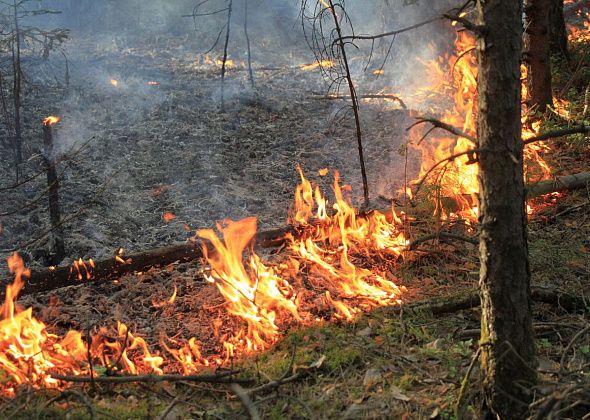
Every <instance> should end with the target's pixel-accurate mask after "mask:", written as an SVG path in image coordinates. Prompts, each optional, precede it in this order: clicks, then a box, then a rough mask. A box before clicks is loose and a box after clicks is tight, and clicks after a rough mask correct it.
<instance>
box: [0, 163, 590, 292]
mask: <svg viewBox="0 0 590 420" xmlns="http://www.w3.org/2000/svg"><path fill="white" fill-rule="evenodd" d="M589 183H590V172H586V173H581V174H576V175H568V176H562V177H558V178H557V179H556V180H551V181H541V182H539V183H536V184H529V185H527V197H528V198H534V197H538V196H540V195H543V194H548V193H551V192H558V191H565V190H574V189H580V188H585V187H586V186H587V185H588V184H589ZM382 213H384V214H385V215H386V216H387V217H391V211H390V210H386V211H382ZM287 233H291V234H295V235H297V233H298V229H297V228H296V227H294V226H291V225H289V226H286V227H283V228H280V229H274V230H269V231H265V232H259V233H258V234H256V236H255V239H254V240H253V244H254V245H255V246H257V247H259V248H274V247H278V246H280V245H282V244H283V243H284V242H285V235H286V234H287ZM203 245H207V243H206V242H203V241H198V242H187V243H180V244H174V245H170V246H165V247H160V248H155V249H151V250H147V251H143V252H139V253H136V254H130V255H116V256H114V257H113V258H110V259H107V260H102V261H98V262H95V263H94V267H90V265H89V264H88V263H86V264H85V265H80V264H74V265H72V266H62V267H55V268H49V269H45V270H38V271H32V272H31V275H30V277H29V278H28V279H26V280H25V286H24V287H23V289H22V290H21V293H20V294H21V295H27V294H31V293H38V292H45V291H49V290H54V289H59V288H62V287H67V286H74V285H79V284H82V283H86V282H96V281H109V280H116V279H118V278H120V277H122V276H124V275H125V274H129V273H134V272H142V271H146V270H148V269H150V268H152V267H163V266H166V265H169V264H172V263H175V262H180V263H184V262H190V261H194V260H196V259H199V258H202V257H203V251H202V247H203ZM208 248H209V249H210V247H208ZM0 293H1V294H2V295H3V293H4V290H2V291H0Z"/></svg>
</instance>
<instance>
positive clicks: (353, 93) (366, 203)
mask: <svg viewBox="0 0 590 420" xmlns="http://www.w3.org/2000/svg"><path fill="white" fill-rule="evenodd" d="M328 1H329V4H330V10H331V12H332V16H333V17H334V25H335V28H336V33H337V34H338V40H339V41H338V43H339V46H340V53H341V54H342V63H343V64H344V70H345V77H346V81H347V82H348V89H349V91H350V100H351V102H352V111H353V113H354V122H355V125H356V139H357V144H358V151H359V160H360V165H361V176H362V179H363V197H364V207H365V208H367V207H368V206H369V182H368V181H367V170H366V168H365V158H364V156H363V133H362V130H361V119H360V115H359V104H358V98H357V96H356V89H355V87H354V82H353V81H352V75H351V72H350V67H349V65H348V58H347V56H346V45H345V42H344V41H343V40H342V28H341V27H340V21H339V19H338V15H337V14H336V9H335V8H334V2H333V0H328ZM340 8H341V9H342V12H343V13H345V11H344V7H343V6H342V5H340Z"/></svg>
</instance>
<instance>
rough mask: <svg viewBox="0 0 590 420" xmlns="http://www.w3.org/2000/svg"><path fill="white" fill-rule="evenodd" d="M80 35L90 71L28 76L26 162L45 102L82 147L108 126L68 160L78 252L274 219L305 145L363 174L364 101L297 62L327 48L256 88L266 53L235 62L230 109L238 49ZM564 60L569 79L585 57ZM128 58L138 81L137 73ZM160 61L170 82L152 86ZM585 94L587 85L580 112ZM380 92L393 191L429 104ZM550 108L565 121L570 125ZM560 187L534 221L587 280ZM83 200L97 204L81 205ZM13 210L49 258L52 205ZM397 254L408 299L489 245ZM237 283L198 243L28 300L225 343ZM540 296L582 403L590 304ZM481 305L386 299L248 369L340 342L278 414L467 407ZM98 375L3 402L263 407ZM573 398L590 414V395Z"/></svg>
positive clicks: (547, 344)
mask: <svg viewBox="0 0 590 420" xmlns="http://www.w3.org/2000/svg"><path fill="white" fill-rule="evenodd" d="M72 42H74V43H76V45H78V46H79V47H78V48H79V50H78V54H79V55H77V58H76V59H74V58H72V63H71V67H72V81H71V86H70V88H69V89H67V90H66V89H65V88H64V87H63V86H62V87H60V86H58V85H53V87H50V88H48V87H47V86H46V85H44V84H41V82H40V81H41V80H45V81H46V80H47V74H54V73H57V74H58V76H57V77H59V74H60V73H59V71H57V70H51V67H50V66H47V67H43V66H42V65H39V67H38V69H45V73H46V74H45V75H43V72H41V70H38V72H37V73H36V74H37V77H39V80H37V79H33V80H32V82H38V84H33V85H31V87H30V88H29V89H30V90H29V91H28V92H27V103H26V109H27V111H26V113H27V115H26V117H25V121H26V123H25V124H26V127H27V130H26V138H27V140H28V141H27V143H26V144H27V146H26V147H27V151H26V154H27V156H32V157H33V158H32V159H31V160H30V162H29V163H28V164H27V165H26V168H25V169H24V172H25V173H29V174H32V173H35V172H36V171H37V170H38V169H39V165H38V162H39V160H38V157H37V158H35V153H37V151H38V150H39V148H40V145H41V141H40V133H39V131H40V129H39V128H40V124H39V121H40V119H41V117H42V116H45V115H49V114H56V113H57V114H58V115H60V116H62V117H63V118H64V121H63V122H62V123H61V125H59V126H58V128H57V130H58V136H59V139H60V141H61V142H62V144H63V145H64V146H63V150H64V151H66V152H69V154H70V155H71V150H75V149H76V148H77V147H79V146H80V145H82V144H86V141H87V140H88V139H90V138H92V140H91V141H89V142H88V143H87V144H86V146H85V147H84V149H83V150H82V151H81V152H80V153H78V154H76V155H75V156H72V158H71V160H70V161H69V162H68V165H65V164H64V166H63V168H62V170H63V171H64V175H63V180H62V188H61V191H62V195H61V202H62V206H63V210H64V213H66V214H71V215H73V216H74V217H73V218H72V220H71V221H69V222H67V223H66V225H65V226H66V232H67V235H66V238H67V248H68V254H69V257H68V259H69V260H72V259H75V258H77V257H79V256H83V257H93V258H97V259H98V258H101V257H108V256H110V255H112V254H113V252H114V250H116V249H117V248H118V247H124V248H125V249H126V250H128V251H129V252H131V251H133V250H142V249H146V248H150V247H153V246H158V245H162V244H167V243H171V242H174V241H183V240H185V239H186V238H187V237H190V236H192V235H194V229H195V228H197V227H209V226H212V225H213V224H214V222H215V221H216V220H219V219H222V218H233V219H238V218H241V217H244V216H249V215H256V216H257V217H258V218H259V220H260V225H261V226H262V227H263V228H264V227H271V226H282V225H284V223H285V220H286V215H287V212H288V209H289V206H290V204H291V200H292V195H293V189H294V186H295V184H296V182H297V177H296V173H295V170H294V168H295V164H296V163H301V164H302V166H303V167H304V169H305V170H306V173H308V175H309V176H310V177H311V178H312V179H314V181H316V182H319V183H323V184H326V183H327V182H328V181H327V180H325V179H320V178H319V177H317V176H316V174H317V170H319V169H320V168H323V167H330V168H333V169H339V170H340V171H341V172H342V174H343V179H344V181H345V182H348V183H351V184H352V185H353V191H355V192H356V193H357V194H358V192H359V191H360V188H359V174H358V172H359V169H358V164H357V159H356V148H355V147H356V146H355V143H354V127H353V126H352V125H351V122H350V121H348V120H345V121H339V120H338V121H336V122H335V121H334V120H333V119H332V117H333V116H334V115H335V114H336V113H337V111H338V109H339V106H340V105H337V104H335V103H333V102H328V101H318V100H315V99H310V97H311V96H315V95H318V94H322V93H323V92H325V85H324V84H323V83H322V80H321V78H320V77H319V75H318V74H317V73H304V72H301V71H300V70H299V69H298V68H297V64H300V63H303V62H311V61H312V58H311V57H308V58H304V57H305V56H304V55H297V56H296V57H293V58H290V59H285V57H273V60H274V61H273V60H271V59H269V63H271V64H267V63H266V62H265V63H264V64H261V66H262V65H264V66H265V67H269V68H272V69H269V70H258V71H257V72H256V76H257V90H256V91H257V94H256V95H255V94H253V93H252V92H251V91H250V90H249V88H248V84H247V75H246V72H244V71H243V70H242V69H236V70H233V71H231V72H230V77H229V84H230V87H229V89H228V90H229V93H230V96H229V98H228V100H227V108H226V112H220V110H219V106H218V104H219V102H218V98H219V87H218V86H219V85H218V76H217V71H218V69H217V68H216V67H215V66H214V65H211V64H206V63H204V62H203V59H202V58H199V56H198V55H197V54H195V53H193V52H191V51H190V49H188V48H186V47H184V46H183V45H178V44H177V43H175V42H174V41H173V40H163V39H160V40H158V42H159V43H160V44H159V45H157V46H155V45H153V44H151V43H143V42H140V43H138V44H136V45H134V46H133V47H131V46H129V45H132V43H130V44H129V45H117V43H116V42H113V46H112V49H111V50H105V49H104V46H101V47H100V48H99V47H97V46H96V45H95V43H94V41H92V40H76V39H74V40H72ZM152 42H153V40H152ZM76 60H79V61H76ZM89 63H90V64H91V65H90V66H89V65H88V64H89ZM77 66H78V67H77ZM76 68H78V69H83V71H78V72H77V71H76ZM560 71H563V72H564V74H565V75H562V76H563V77H564V78H565V79H568V77H567V76H568V73H567V70H560ZM572 73H573V72H572ZM138 74H139V76H138ZM569 75H570V76H571V73H569ZM43 77H45V79H43ZM111 78H114V79H117V80H118V81H119V86H118V87H117V88H115V87H113V86H112V85H111V84H110V79H111ZM150 80H154V81H157V82H158V83H159V84H158V85H157V86H148V85H147V82H148V81H150ZM589 81H590V80H585V83H586V84H587V83H588V82H589ZM582 83H583V82H582V81H578V83H577V84H576V86H577V85H578V84H579V85H580V86H581V85H582ZM576 89H578V88H577V87H576ZM582 89H583V86H582V88H581V89H580V91H581V90H582ZM572 96H575V95H572ZM577 96H578V98H579V92H578V94H577ZM56 98H60V99H57V100H56ZM582 106H583V104H581V103H580V102H575V101H572V106H571V108H572V109H571V118H572V119H573V120H574V121H576V116H578V117H579V116H580V115H581V114H580V113H581V109H582ZM363 111H364V112H363V116H364V118H365V122H366V126H367V127H368V130H367V132H366V148H367V155H368V156H367V162H368V163H369V176H370V180H371V185H372V189H373V190H374V191H375V194H377V193H383V194H385V195H388V196H389V195H392V190H393V187H392V185H396V183H397V186H399V185H400V184H399V183H400V181H401V179H403V160H404V159H403V158H402V157H400V154H399V153H398V150H399V148H400V145H401V144H403V142H404V139H405V138H404V135H403V130H404V129H405V127H407V126H408V125H409V123H411V119H410V118H409V117H408V116H407V114H406V113H405V112H403V111H400V110H396V109H392V108H391V107H390V106H389V105H386V106H383V105H380V104H372V103H371V104H365V106H364V110H363ZM548 119H549V120H550V124H553V125H567V122H563V121H561V120H555V117H549V118H548ZM587 142H588V139H587V137H586V138H581V139H580V138H577V139H575V141H572V142H568V143H563V142H562V143H559V144H558V145H556V146H555V148H554V150H553V153H552V156H550V161H551V163H552V165H553V167H554V168H556V173H575V172H582V171H587V170H588V167H589V166H590V151H589V149H588V143H587ZM2 153H3V154H2V155H3V156H8V155H9V154H8V151H6V150H2ZM551 159H553V160H551ZM0 166H1V170H2V179H4V180H7V181H9V182H7V184H10V183H11V181H10V180H13V176H12V169H11V167H10V162H9V161H8V160H6V159H5V160H3V161H2V163H1V164H0ZM413 169H414V170H415V168H413ZM41 178H43V177H41ZM42 191H43V179H40V180H39V181H37V182H34V183H29V184H27V185H26V186H24V187H22V188H19V189H17V190H14V191H2V192H0V194H2V198H1V200H0V202H1V203H2V211H3V212H9V211H10V210H12V209H15V208H18V207H19V206H22V203H26V202H28V201H31V200H34V199H35V197H36V196H37V195H38V194H39V193H40V192H42ZM356 197H358V195H357V196H356ZM546 201H547V204H546V205H545V206H544V208H543V210H542V211H541V212H540V213H538V214H537V215H535V216H534V218H533V220H532V223H531V227H530V233H529V236H530V248H531V263H532V273H533V282H534V284H537V285H544V286H551V287H558V288H560V289H564V290H569V291H573V292H575V293H577V294H579V295H584V293H585V292H586V291H588V290H589V289H590V262H589V261H590V259H589V258H588V249H590V243H589V242H588V238H589V237H590V213H589V212H588V202H589V198H588V195H587V193H586V192H575V193H571V194H568V195H564V196H562V197H560V198H559V199H558V200H557V202H556V203H552V202H551V199H547V200H546ZM5 209H6V210H5ZM80 209H84V211H83V212H82V213H80V214H78V212H79V211H80ZM164 212H173V213H174V214H175V215H176V219H174V220H173V221H172V222H170V223H165V222H164V220H163V219H162V214H163V213H164ZM2 224H3V233H2V235H1V236H0V248H1V249H2V250H3V251H4V253H5V254H8V252H9V251H10V250H12V249H13V248H21V249H22V245H23V244H24V245H26V246H25V249H26V250H27V252H28V256H27V257H28V261H27V263H28V265H31V266H35V265H40V264H42V262H43V255H44V254H45V253H46V251H45V249H46V248H47V245H46V238H41V239H40V240H38V241H36V239H37V238H38V237H39V236H41V235H40V232H44V231H45V230H46V229H47V215H46V213H45V209H44V208H43V206H34V208H33V209H32V210H30V211H26V212H19V213H18V214H17V215H14V216H7V217H4V218H3V219H2ZM431 224H434V222H432V221H425V222H424V224H423V225H421V226H419V227H417V231H416V232H415V234H416V235H419V234H420V232H428V231H429V229H430V228H431ZM186 225H188V229H187V227H186ZM266 257H267V258H274V257H273V256H271V255H267V256H266ZM67 262H68V261H66V263H67ZM392 267H393V268H392V269H395V275H396V277H397V278H398V280H399V284H400V285H405V286H406V287H408V289H409V293H408V295H407V299H406V300H407V302H411V301H412V300H417V299H422V298H424V297H433V296H445V295H447V294H451V293H455V292H458V291H461V290H466V289H471V288H475V287H476V286H477V277H478V274H477V252H476V249H475V247H473V246H471V245H468V244H463V243H452V244H443V243H441V244H438V243H435V244H432V245H430V244H426V245H425V246H423V247H421V248H420V250H418V251H416V252H412V253H408V254H407V255H405V256H404V259H403V260H402V261H399V262H396V264H395V265H394V266H392ZM173 286H176V287H177V288H178V298H177V300H176V302H175V303H174V304H173V305H164V306H163V307H158V306H160V305H159V303H160V302H162V301H164V300H166V299H167V298H168V297H169V296H170V294H171V291H172V289H173ZM220 303H222V301H221V298H220V297H219V294H218V293H217V292H216V290H215V288H214V287H213V286H211V285H209V284H206V283H205V282H203V281H202V274H201V273H200V267H199V266H198V264H196V263H195V264H184V265H172V266H170V267H168V268H167V269H163V270H152V271H150V272H148V273H144V274H142V275H130V276H126V277H125V278H123V279H121V280H120V281H119V282H117V283H108V284H104V283H103V284H94V285H85V286H80V287H75V288H69V289H64V290H60V291H56V292H53V293H46V294H39V295H37V296H29V297H27V298H25V299H24V300H22V301H21V304H22V305H25V306H33V308H34V311H35V313H36V314H37V315H38V316H39V318H40V319H42V320H43V321H45V322H46V323H47V324H48V325H49V329H50V331H52V332H64V331H66V330H67V329H70V328H74V329H81V330H86V329H88V328H97V327H98V326H108V327H111V328H112V327H114V326H115V324H116V321H117V320H120V321H123V322H125V323H127V324H128V325H130V327H131V329H132V330H133V331H134V332H137V333H138V334H140V335H142V336H143V337H145V338H146V340H148V342H149V343H150V344H151V345H153V346H154V347H155V348H157V342H158V339H159V337H160V335H161V333H166V334H168V335H169V336H175V337H176V338H178V339H181V340H182V339H187V338H189V337H191V336H197V337H198V338H199V339H200V340H202V341H203V342H204V343H206V346H205V349H204V350H205V351H210V352H212V353H214V352H216V351H218V349H217V348H215V347H214V346H215V344H214V343H216V340H215V339H214V331H213V328H212V327H211V325H212V322H215V321H218V320H221V321H223V323H224V325H223V327H222V330H223V329H225V328H230V327H231V326H232V323H233V322H237V321H235V320H231V319H228V318H227V315H226V314H225V313H224V312H223V311H222V310H221V309H220V308H219V307H217V305H218V304H220ZM534 312H535V328H536V331H537V348H538V350H539V354H540V366H539V371H540V375H541V378H542V386H541V387H539V391H538V396H537V400H538V401H539V403H538V407H537V409H541V408H543V407H542V406H543V404H544V403H545V402H547V401H549V398H548V397H549V396H551V395H554V394H552V393H553V392H554V391H560V393H559V394H555V395H560V398H561V400H560V401H561V408H565V409H567V406H568V405H569V404H572V403H575V402H576V401H584V394H583V393H581V394H576V393H574V391H571V389H573V387H574V385H576V384H577V385H578V386H583V387H584V386H585V384H587V374H586V373H585V371H584V370H583V369H584V368H583V367H584V366H586V365H587V363H588V359H589V353H590V352H589V351H588V343H589V341H588V340H589V339H590V337H589V336H588V334H587V332H586V333H584V334H582V335H579V334H578V332H580V331H582V330H583V329H584V327H585V325H587V316H586V315H583V314H572V313H569V312H567V311H565V310H564V309H563V308H560V307H559V306H553V305H545V304H537V303H535V304H534ZM478 320H479V310H478V309H477V308H475V309H470V310H464V311H457V312H454V313H451V314H449V315H445V316H433V315H431V314H429V313H428V311H427V310H426V311H424V312H418V313H408V314H404V313H403V312H402V313H401V314H400V313H399V312H398V311H397V310H396V309H392V308H385V309H382V310H377V311H374V312H373V313H371V314H367V315H364V316H362V317H360V318H359V319H357V320H356V321H355V322H354V323H351V324H348V323H341V322H335V323H333V324H321V325H317V326H313V327H310V328H305V329H298V328H294V329H293V330H292V331H291V332H290V333H289V334H287V336H286V338H285V340H283V341H282V342H280V343H279V344H278V345H277V346H276V347H275V348H273V349H272V350H270V351H269V352H266V353H263V354H261V355H258V356H256V357H253V358H250V359H246V360H244V361H238V362H236V363H237V364H238V366H239V367H241V368H242V369H243V370H244V373H243V375H244V376H247V377H252V378H255V379H256V381H257V382H259V383H264V382H266V381H268V380H269V379H271V378H272V379H276V378H278V377H281V375H283V374H284V373H285V372H288V371H290V369H292V368H293V367H294V366H293V365H296V366H308V365H310V364H311V363H313V362H315V361H317V360H318V359H320V358H321V356H325V361H324V363H323V364H322V366H321V367H320V369H318V370H317V371H314V372H313V373H312V374H311V375H310V377H308V378H307V379H304V380H300V381H297V382H295V383H293V384H290V385H286V386H283V387H281V388H280V390H279V392H278V393H262V395H260V396H257V397H256V398H255V401H256V407H257V409H258V411H259V412H260V413H261V414H262V415H263V416H264V417H267V418H287V417H288V418H318V417H319V418H322V417H323V418H335V417H343V418H401V417H402V416H406V418H425V417H431V418H450V417H451V416H452V412H453V404H454V402H455V401H456V398H457V396H458V394H459V387H460V383H461V379H462V378H463V377H464V375H465V373H466V371H467V367H468V365H469V363H470V361H471V358H472V356H473V354H474V352H475V349H476V347H477V345H476V344H477V338H478V334H479V332H478V330H477V329H478V327H479V321H478ZM222 332H223V331H222ZM577 334H578V335H577ZM207 343H209V344H207ZM207 346H209V347H207ZM292 349H295V359H294V361H295V362H294V364H293V363H291V352H292ZM558 378H559V380H558ZM479 381H480V378H479V372H478V371H477V368H476V369H475V371H474V372H473V373H472V375H471V378H470V381H469V382H470V387H469V388H468V391H467V393H466V395H465V397H464V405H465V406H466V407H467V410H468V411H467V414H468V415H469V416H475V413H476V412H477V408H478V406H479V404H480V401H479V399H478V396H477V389H478V386H479ZM580 384H581V385H580ZM568 390H570V391H568ZM88 391H89V397H87V401H83V402H77V401H76V397H75V396H74V399H73V400H71V401H69V402H68V401H67V400H66V401H65V402H59V401H58V402H57V403H56V401H52V400H49V398H50V397H53V396H55V395H56V394H55V393H53V392H51V391H48V392H47V393H44V392H37V393H33V394H28V396H25V397H23V398H25V399H24V400H23V399H19V398H17V399H15V400H13V401H7V402H5V403H4V404H3V408H2V410H3V413H8V414H7V416H8V415H12V416H13V417H21V416H27V417H30V416H34V417H38V418H54V417H55V418H61V417H64V416H66V413H67V415H72V416H79V417H85V416H87V411H86V410H87V408H88V406H89V405H91V406H93V407H95V410H96V411H97V413H98V417H100V418H146V417H156V416H160V415H162V413H164V412H167V413H166V415H165V416H164V418H188V417H191V418H240V417H246V414H245V411H244V410H243V408H242V406H241V405H240V403H239V402H237V401H235V399H232V397H231V394H232V392H231V391H229V390H228V389H227V388H224V387H221V388H219V387H208V386H205V385H199V384H164V385H153V386H152V385H145V386H141V385H139V386H125V387H104V388H100V389H98V390H94V391H92V390H88ZM568 392H569V394H568ZM70 397H71V396H70ZM66 398H69V397H67V396H66ZM89 401H90V403H89ZM23 403H24V404H26V405H25V406H26V409H25V410H23V409H22V407H24V406H23V405H22V404H23ZM558 408H559V405H558ZM574 409H575V407H574ZM579 409H580V410H584V409H585V408H584V406H583V405H582V406H581V408H579ZM566 413H569V414H570V416H571V417H581V416H578V415H579V414H582V415H583V414H585V413H587V411H577V412H574V413H575V414H576V415H571V413H572V412H571V411H569V412H566Z"/></svg>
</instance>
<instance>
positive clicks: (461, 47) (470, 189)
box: [419, 31, 479, 219]
mask: <svg viewBox="0 0 590 420" xmlns="http://www.w3.org/2000/svg"><path fill="white" fill-rule="evenodd" d="M474 44H475V40H474V38H473V36H472V35H471V34H469V33H468V32H466V31H463V32H458V33H457V39H456V41H455V49H456V51H457V52H456V54H454V55H453V56H452V57H442V58H440V59H439V61H437V62H434V63H430V66H429V71H430V76H429V79H430V80H431V84H432V85H434V86H435V89H436V90H442V91H445V92H446V91H450V92H452V94H453V108H452V110H450V111H448V112H446V113H445V114H444V115H443V117H442V118H441V121H443V122H445V123H448V124H450V125H452V126H455V127H458V128H460V129H461V130H462V131H464V132H465V133H467V134H469V135H471V136H475V133H476V125H475V124H476V122H475V110H476V107H477V102H476V98H477V61H476V57H475V54H473V53H472V51H473V47H474ZM447 62H448V67H449V68H450V70H449V72H445V71H444V70H443V68H444V67H445V63H447ZM419 147H420V150H421V152H422V168H421V170H420V176H419V178H420V179H422V178H423V177H424V176H426V174H427V172H428V171H429V170H430V169H431V168H432V167H433V166H434V165H435V164H437V163H438V162H440V161H441V160H443V159H445V158H446V157H447V156H450V155H453V154H458V153H461V152H465V151H467V150H469V149H473V148H474V147H475V145H474V144H473V142H472V141H471V140H468V139H466V138H463V137H459V138H453V137H450V136H449V137H447V136H444V137H437V138H436V141H435V142H431V143H427V142H423V143H421V145H420V146H419ZM434 175H435V176H436V177H437V178H438V179H437V181H438V182H439V183H440V191H439V194H440V195H441V197H452V198H453V199H454V200H456V201H457V204H458V205H459V207H460V209H461V210H459V211H458V212H455V213H456V214H457V215H458V216H460V217H464V218H466V219H475V218H476V217H477V214H476V212H475V211H474V209H473V207H474V205H476V204H477V192H478V190H479V184H478V180H477V165H474V164H473V160H472V159H471V158H470V156H463V157H460V158H457V159H455V160H454V161H453V162H452V163H451V164H449V165H448V166H447V167H446V168H444V169H442V170H441V171H439V172H438V173H435V174H434ZM437 212H441V209H440V208H438V207H437Z"/></svg>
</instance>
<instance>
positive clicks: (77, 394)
mask: <svg viewBox="0 0 590 420" xmlns="http://www.w3.org/2000/svg"><path fill="white" fill-rule="evenodd" d="M69 397H76V398H77V399H78V400H79V401H80V402H81V403H82V404H84V406H86V408H87V409H88V414H89V415H90V419H91V420H94V419H95V418H96V410H95V409H94V406H93V405H92V401H91V400H90V399H89V398H88V397H87V396H86V395H84V394H82V393H81V392H79V391H76V390H74V389H68V390H66V391H64V392H62V393H61V394H60V395H58V396H57V397H54V398H51V399H50V400H48V401H47V402H46V403H45V408H47V407H49V406H50V405H51V404H53V403H54V402H58V401H62V400H65V399H67V398H69Z"/></svg>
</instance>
